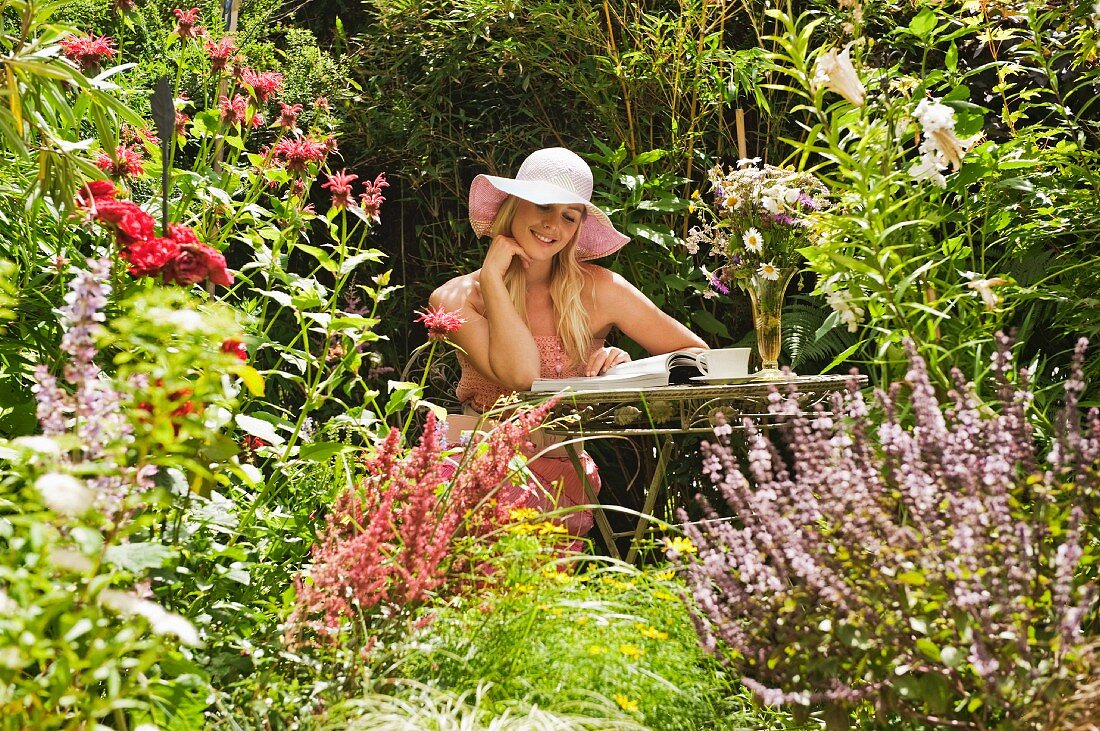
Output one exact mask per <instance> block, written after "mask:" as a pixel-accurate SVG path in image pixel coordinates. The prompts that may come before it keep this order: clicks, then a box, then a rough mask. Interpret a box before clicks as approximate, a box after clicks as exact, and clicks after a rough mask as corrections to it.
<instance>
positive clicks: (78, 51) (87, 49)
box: [59, 34, 115, 72]
mask: <svg viewBox="0 0 1100 731" xmlns="http://www.w3.org/2000/svg"><path fill="white" fill-rule="evenodd" d="M59 45H60V46H61V52H62V53H63V54H65V58H67V59H69V60H70V61H72V62H73V63H75V64H76V65H77V66H78V67H79V68H80V70H81V71H85V72H87V71H94V70H95V69H98V68H99V67H100V65H101V64H102V63H103V62H104V61H109V60H111V59H113V58H114V57H115V42H114V41H113V40H111V39H110V38H108V37H107V36H94V35H91V34H88V35H84V36H70V37H68V38H65V39H64V40H62V41H61V42H60V43H59Z"/></svg>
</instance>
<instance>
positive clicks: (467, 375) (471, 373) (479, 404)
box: [455, 335, 604, 411]
mask: <svg viewBox="0 0 1100 731" xmlns="http://www.w3.org/2000/svg"><path fill="white" fill-rule="evenodd" d="M534 337H535V346H536V347H537V348H538V349H539V376H540V377H542V378H574V377H576V376H583V375H584V366H583V364H575V365H568V357H567V356H566V354H565V344H564V343H562V340H561V338H560V337H558V336H557V335H536V336H534ZM603 343H604V341H603V340H597V339H593V340H592V348H591V350H590V351H589V355H591V353H592V351H596V350H599V349H600V348H602V347H603ZM458 364H459V366H461V368H462V377H461V378H459V380H458V386H457V387H455V396H456V397H457V398H458V400H459V401H461V402H462V403H464V404H468V405H470V406H472V407H473V408H475V409H477V410H478V411H487V410H488V409H490V408H492V406H493V404H495V403H496V401H497V399H498V398H500V397H501V396H504V395H505V394H507V393H510V391H509V390H505V389H504V388H503V387H502V386H500V385H499V384H497V383H494V382H493V381H490V380H489V379H488V378H486V377H485V376H483V375H481V373H479V372H478V370H477V369H476V368H474V366H473V364H472V363H470V361H469V359H468V358H466V356H464V355H463V354H462V353H458Z"/></svg>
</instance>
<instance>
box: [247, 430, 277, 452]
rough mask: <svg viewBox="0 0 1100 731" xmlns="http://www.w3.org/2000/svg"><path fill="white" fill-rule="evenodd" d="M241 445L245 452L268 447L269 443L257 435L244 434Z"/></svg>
mask: <svg viewBox="0 0 1100 731" xmlns="http://www.w3.org/2000/svg"><path fill="white" fill-rule="evenodd" d="M241 446H242V447H244V450H245V451H246V452H255V451H256V450H257V449H259V448H260V447H270V446H271V445H270V444H268V443H267V442H265V441H264V440H263V439H260V438H259V437H255V436H252V435H251V434H245V435H244V437H243V438H242V439H241Z"/></svg>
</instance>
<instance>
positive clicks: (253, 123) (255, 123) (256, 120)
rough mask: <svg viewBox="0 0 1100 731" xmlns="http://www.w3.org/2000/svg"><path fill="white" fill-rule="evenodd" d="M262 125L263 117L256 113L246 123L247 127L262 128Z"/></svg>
mask: <svg viewBox="0 0 1100 731" xmlns="http://www.w3.org/2000/svg"><path fill="white" fill-rule="evenodd" d="M263 124H264V115H262V114H260V113H259V112H256V113H255V114H253V115H252V119H250V120H249V121H248V126H249V127H262V126H263Z"/></svg>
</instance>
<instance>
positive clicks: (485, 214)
mask: <svg viewBox="0 0 1100 731" xmlns="http://www.w3.org/2000/svg"><path fill="white" fill-rule="evenodd" d="M509 195H514V196H515V197H517V198H522V199H523V200H525V201H530V202H531V203H535V204H538V205H541V206H546V205H553V204H566V205H569V204H574V203H576V204H579V205H582V206H584V207H585V208H586V209H588V215H587V216H586V217H585V219H584V222H583V223H581V229H580V235H579V237H578V238H577V259H579V260H581V261H584V260H586V259H598V258H599V257H601V256H607V255H608V254H610V253H612V252H615V251H618V250H619V249H621V248H622V247H623V245H625V244H626V242H628V241H630V237H629V236H624V235H623V234H621V233H619V232H618V231H616V230H615V227H614V226H612V225H611V221H610V219H608V217H607V214H605V213H604V212H603V211H601V210H600V209H599V208H597V207H596V206H594V205H592V203H591V200H590V199H591V198H592V170H591V168H589V167H588V163H586V162H585V161H584V160H583V159H581V157H580V156H579V155H577V154H576V153H575V152H570V151H569V150H567V149H565V148H564V147H548V148H546V149H543V150H536V151H535V152H532V153H531V154H530V155H528V156H527V159H526V160H524V161H523V164H522V165H520V166H519V172H518V173H516V177H514V178H501V177H498V176H496V175H478V176H477V177H476V178H474V182H472V183H470V225H472V226H473V227H474V232H475V233H477V235H478V236H486V235H488V233H489V228H490V227H491V226H492V224H493V219H494V218H495V217H496V215H497V210H498V209H499V208H500V204H501V203H503V202H504V199H505V198H507V197H508V196H509Z"/></svg>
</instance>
